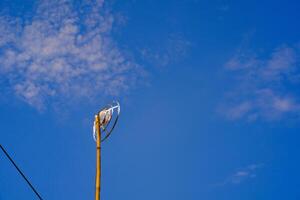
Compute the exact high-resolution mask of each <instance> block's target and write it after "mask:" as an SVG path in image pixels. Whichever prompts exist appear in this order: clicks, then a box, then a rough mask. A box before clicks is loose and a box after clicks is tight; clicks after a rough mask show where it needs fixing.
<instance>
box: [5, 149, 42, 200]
mask: <svg viewBox="0 0 300 200" xmlns="http://www.w3.org/2000/svg"><path fill="white" fill-rule="evenodd" d="M0 148H1V150H2V151H3V153H4V154H5V155H6V157H7V158H8V159H9V160H10V162H11V163H12V164H13V165H14V167H15V168H16V169H17V171H18V172H19V173H20V175H21V176H22V177H23V179H24V180H25V181H26V182H27V184H28V185H29V186H30V188H31V189H32V191H33V192H34V193H35V194H36V196H37V197H38V198H39V199H40V200H43V198H42V197H41V195H39V193H38V192H37V190H36V189H35V188H34V187H33V185H32V184H31V183H30V181H29V180H28V179H27V178H26V176H25V175H24V173H23V172H22V171H21V170H20V168H19V167H18V166H17V164H16V163H15V162H14V161H13V159H12V158H11V157H10V155H9V154H8V153H7V151H6V150H5V149H4V147H3V146H2V145H1V144H0Z"/></svg>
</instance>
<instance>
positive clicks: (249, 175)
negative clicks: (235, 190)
mask: <svg viewBox="0 0 300 200" xmlns="http://www.w3.org/2000/svg"><path fill="white" fill-rule="evenodd" d="M263 167H264V165H263V164H251V165H248V166H247V167H245V168H241V169H239V170H236V171H235V172H234V173H232V174H231V175H230V176H228V177H227V178H226V179H225V180H224V181H223V182H222V183H219V184H217V185H218V186H225V185H228V184H230V185H239V184H241V183H243V182H245V181H247V180H249V179H253V178H255V177H256V176H257V171H258V170H260V169H262V168H263Z"/></svg>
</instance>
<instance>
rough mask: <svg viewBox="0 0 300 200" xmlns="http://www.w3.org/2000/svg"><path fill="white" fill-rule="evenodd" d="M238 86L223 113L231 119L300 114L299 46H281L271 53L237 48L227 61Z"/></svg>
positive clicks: (295, 115) (230, 95)
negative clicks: (250, 51)
mask: <svg viewBox="0 0 300 200" xmlns="http://www.w3.org/2000/svg"><path fill="white" fill-rule="evenodd" d="M225 68H226V69H227V71H228V72H229V73H230V75H231V77H232V78H233V80H234V82H235V83H236V84H235V85H236V86H235V87H234V88H232V90H231V92H228V93H227V97H226V98H227V99H226V102H227V104H226V105H223V108H222V113H223V114H224V115H225V116H226V117H227V118H228V119H231V120H236V119H246V120H249V121H252V120H257V119H264V120H265V119H266V120H279V119H282V118H283V117H286V116H293V117H299V114H300V103H299V95H298V94H299V93H298V92H299V91H298V88H299V86H300V82H299V80H300V79H299V77H300V70H299V48H298V47H290V46H286V45H283V46H280V47H277V48H275V49H274V50H273V51H272V53H271V54H270V55H269V56H262V55H255V54H251V53H249V52H245V51H242V50H238V51H237V53H236V54H235V55H234V56H233V57H232V58H231V59H229V61H227V63H226V64H225Z"/></svg>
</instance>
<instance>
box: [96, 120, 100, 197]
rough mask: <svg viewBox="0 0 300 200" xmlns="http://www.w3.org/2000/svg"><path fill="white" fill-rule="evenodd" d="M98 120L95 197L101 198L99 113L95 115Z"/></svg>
mask: <svg viewBox="0 0 300 200" xmlns="http://www.w3.org/2000/svg"><path fill="white" fill-rule="evenodd" d="M95 118H96V119H95V121H96V124H95V126H96V134H97V149H96V156H97V157H96V194H95V199H96V200H100V187H101V130H100V126H101V125H100V119H99V115H98V114H97V115H96V116H95Z"/></svg>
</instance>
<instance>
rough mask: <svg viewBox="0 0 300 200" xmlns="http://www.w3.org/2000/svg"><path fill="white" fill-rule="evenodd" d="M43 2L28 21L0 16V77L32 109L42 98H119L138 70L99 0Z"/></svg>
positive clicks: (37, 106) (55, 0)
mask: <svg viewBox="0 0 300 200" xmlns="http://www.w3.org/2000/svg"><path fill="white" fill-rule="evenodd" d="M72 2H73V1H70V0H53V1H48V0H42V1H39V4H38V5H37V9H36V10H35V13H34V14H33V16H32V18H31V19H30V20H24V19H18V18H13V17H11V16H7V15H6V16H1V17H0V66H1V67H0V76H1V77H2V78H3V79H6V80H7V82H8V83H9V85H10V88H11V89H12V90H14V93H15V95H16V96H18V97H20V98H22V99H23V100H24V101H26V102H27V103H29V104H30V105H32V106H34V107H36V108H43V107H44V106H45V102H46V100H47V101H48V100H49V99H56V100H58V99H60V100H61V99H68V98H84V99H90V98H92V97H94V96H99V95H103V94H104V95H118V94H119V93H120V92H123V91H126V90H128V88H130V87H131V86H133V85H134V84H135V80H136V79H137V78H138V74H139V73H140V71H141V69H140V68H139V66H138V65H137V64H135V63H134V62H133V61H131V60H130V59H128V58H127V57H126V56H125V55H124V53H122V51H121V50H120V49H119V48H118V47H117V46H116V44H115V43H114V41H113V40H112V37H111V29H112V27H113V25H114V16H113V15H112V14H111V13H109V12H108V11H107V10H106V9H105V8H104V6H103V4H104V2H103V1H102V0H97V1H96V0H89V1H78V2H77V3H78V5H77V4H76V5H74V2H73V3H72Z"/></svg>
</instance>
